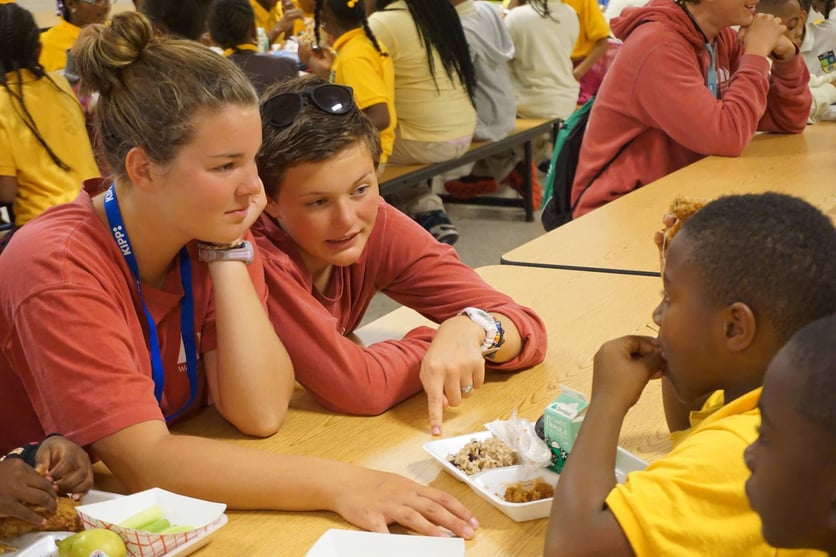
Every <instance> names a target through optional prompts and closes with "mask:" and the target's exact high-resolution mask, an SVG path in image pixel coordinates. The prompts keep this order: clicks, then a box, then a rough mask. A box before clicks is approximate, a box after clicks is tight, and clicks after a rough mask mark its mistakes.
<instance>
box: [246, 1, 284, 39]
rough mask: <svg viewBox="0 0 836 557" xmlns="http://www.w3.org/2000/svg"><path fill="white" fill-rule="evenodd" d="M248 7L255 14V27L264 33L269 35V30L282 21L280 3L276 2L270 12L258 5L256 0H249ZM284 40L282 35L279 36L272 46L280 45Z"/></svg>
mask: <svg viewBox="0 0 836 557" xmlns="http://www.w3.org/2000/svg"><path fill="white" fill-rule="evenodd" d="M250 6H252V7H253V12H255V26H256V27H261V28H262V29H264V32H265V33H269V32H270V29H272V28H273V27H275V25H276V24H277V23H278V22H280V21H281V20H282V14H283V12H282V3H281V2H276V5H275V6H273V8H272V9H271V10H270V11H267V10H265V9H264V6H262V5H261V4H259V3H258V2H257V1H256V0H250ZM283 40H284V35H283V34H282V35H279V36H277V37H276V40H275V41H273V42H274V44H278V43H281V42H282V41H283Z"/></svg>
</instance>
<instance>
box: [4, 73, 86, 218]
mask: <svg viewBox="0 0 836 557" xmlns="http://www.w3.org/2000/svg"><path fill="white" fill-rule="evenodd" d="M21 77H22V79H21V81H22V83H23V100H24V102H25V103H26V106H27V108H28V109H29V113H30V114H31V115H32V118H33V119H34V120H35V123H36V124H37V128H38V131H39V132H40V134H41V137H43V138H44V140H46V143H47V145H49V147H50V148H51V149H52V152H53V153H55V154H56V155H57V156H58V158H59V159H61V160H62V161H63V162H65V163H66V164H67V165H69V166H70V170H68V171H67V170H62V169H61V168H60V167H59V166H58V165H57V164H55V162H53V160H52V158H51V157H50V156H49V154H48V153H47V151H46V149H44V147H43V145H41V144H40V142H39V141H38V140H37V138H36V137H35V135H34V134H33V133H32V131H31V130H29V128H28V127H26V124H25V123H24V122H23V120H22V119H21V117H20V115H19V112H20V106H19V104H18V103H17V101H16V100H13V99H12V97H11V95H9V93H8V91H6V90H5V89H0V176H15V177H16V178H17V182H18V189H17V196H16V197H15V200H14V212H15V224H16V225H18V226H22V225H24V224H26V223H27V222H28V221H30V220H31V219H33V218H34V217H36V216H38V215H39V214H41V213H42V212H43V211H45V210H46V209H48V208H50V207H52V206H53V205H59V204H61V203H68V202H70V201H72V200H73V199H75V198H76V196H78V194H79V192H80V191H81V182H82V181H83V180H86V179H87V178H93V177H96V176H98V175H99V169H98V167H97V166H96V160H95V159H94V158H93V149H92V148H91V146H90V139H89V138H88V136H87V129H86V128H85V127H84V114H83V113H82V111H81V105H80V104H79V103H78V100H76V97H75V95H74V94H73V91H72V89H71V88H70V84H69V83H68V82H67V80H66V79H64V78H63V77H62V76H60V75H52V76H49V77H51V78H52V80H53V81H55V83H56V84H57V85H58V87H60V88H61V90H60V91H59V90H58V89H57V88H56V87H55V85H53V84H52V83H50V81H49V79H48V78H47V77H42V78H40V79H36V78H35V76H34V75H33V74H32V73H31V72H29V71H28V70H24V71H22V72H21ZM6 81H7V83H8V84H9V87H11V88H12V90H13V91H17V87H18V81H17V77H16V75H15V73H14V72H10V73H7V74H6Z"/></svg>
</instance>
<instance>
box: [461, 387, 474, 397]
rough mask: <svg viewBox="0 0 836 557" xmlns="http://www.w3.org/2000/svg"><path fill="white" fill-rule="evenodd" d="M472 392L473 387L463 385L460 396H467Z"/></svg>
mask: <svg viewBox="0 0 836 557" xmlns="http://www.w3.org/2000/svg"><path fill="white" fill-rule="evenodd" d="M471 392H473V385H463V386H462V394H463V395H468V394H470V393H471Z"/></svg>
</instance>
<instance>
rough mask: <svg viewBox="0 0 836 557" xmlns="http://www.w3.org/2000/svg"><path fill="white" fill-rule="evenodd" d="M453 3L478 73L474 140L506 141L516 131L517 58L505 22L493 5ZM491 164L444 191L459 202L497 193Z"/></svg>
mask: <svg viewBox="0 0 836 557" xmlns="http://www.w3.org/2000/svg"><path fill="white" fill-rule="evenodd" d="M450 3H451V4H453V6H455V8H456V11H457V12H458V14H459V18H460V19H461V22H462V28H463V29H464V34H465V37H466V38H467V46H468V49H469V50H470V58H471V60H472V61H473V69H474V70H475V72H476V91H475V94H474V97H473V102H474V104H475V105H476V130H475V131H474V132H473V138H474V139H476V140H483V141H484V140H487V141H497V140H500V139H504V138H505V137H507V135H508V134H509V133H511V131H513V130H514V123H515V122H514V121H515V119H516V112H517V101H516V98H515V96H514V87H513V85H512V84H511V72H510V69H509V67H508V62H510V61H511V60H512V59H513V58H514V42H513V40H512V39H511V34H510V33H509V32H508V27H507V26H506V25H505V22H504V21H503V16H502V9H501V8H500V7H499V6H498V5H496V4H494V3H492V2H475V1H474V0H450ZM491 160H492V159H487V160H485V161H478V162H476V164H475V165H473V169H472V170H471V172H470V174H468V175H466V176H461V177H460V178H458V179H455V180H448V181H446V182H444V189H446V190H447V192H448V193H449V194H450V195H452V196H454V197H457V198H460V199H467V198H469V197H473V196H474V195H478V194H484V193H492V192H494V191H496V190H497V189H498V188H499V184H498V183H497V181H496V180H495V179H494V174H495V173H496V172H495V171H494V169H493V168H492V166H491V165H490V162H491ZM463 170H464V169H463ZM506 173H507V172H506ZM502 176H505V174H502Z"/></svg>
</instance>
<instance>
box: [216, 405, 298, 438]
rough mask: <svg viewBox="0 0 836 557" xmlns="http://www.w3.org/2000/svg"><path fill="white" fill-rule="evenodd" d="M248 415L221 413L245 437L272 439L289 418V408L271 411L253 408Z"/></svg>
mask: <svg viewBox="0 0 836 557" xmlns="http://www.w3.org/2000/svg"><path fill="white" fill-rule="evenodd" d="M250 410H251V411H249V412H247V413H246V414H243V413H242V414H241V415H235V416H227V415H226V414H225V413H223V412H221V414H223V415H224V417H225V418H226V419H227V420H228V421H229V423H231V424H232V425H233V426H234V427H235V429H237V430H238V431H240V432H241V433H243V434H244V435H250V436H252V437H259V438H264V437H270V436H271V435H275V434H276V433H277V432H278V431H279V429H280V428H281V427H282V424H283V423H284V419H285V416H287V408H286V407H285V408H284V409H279V408H274V409H270V410H263V409H256V408H252V409H250Z"/></svg>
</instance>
